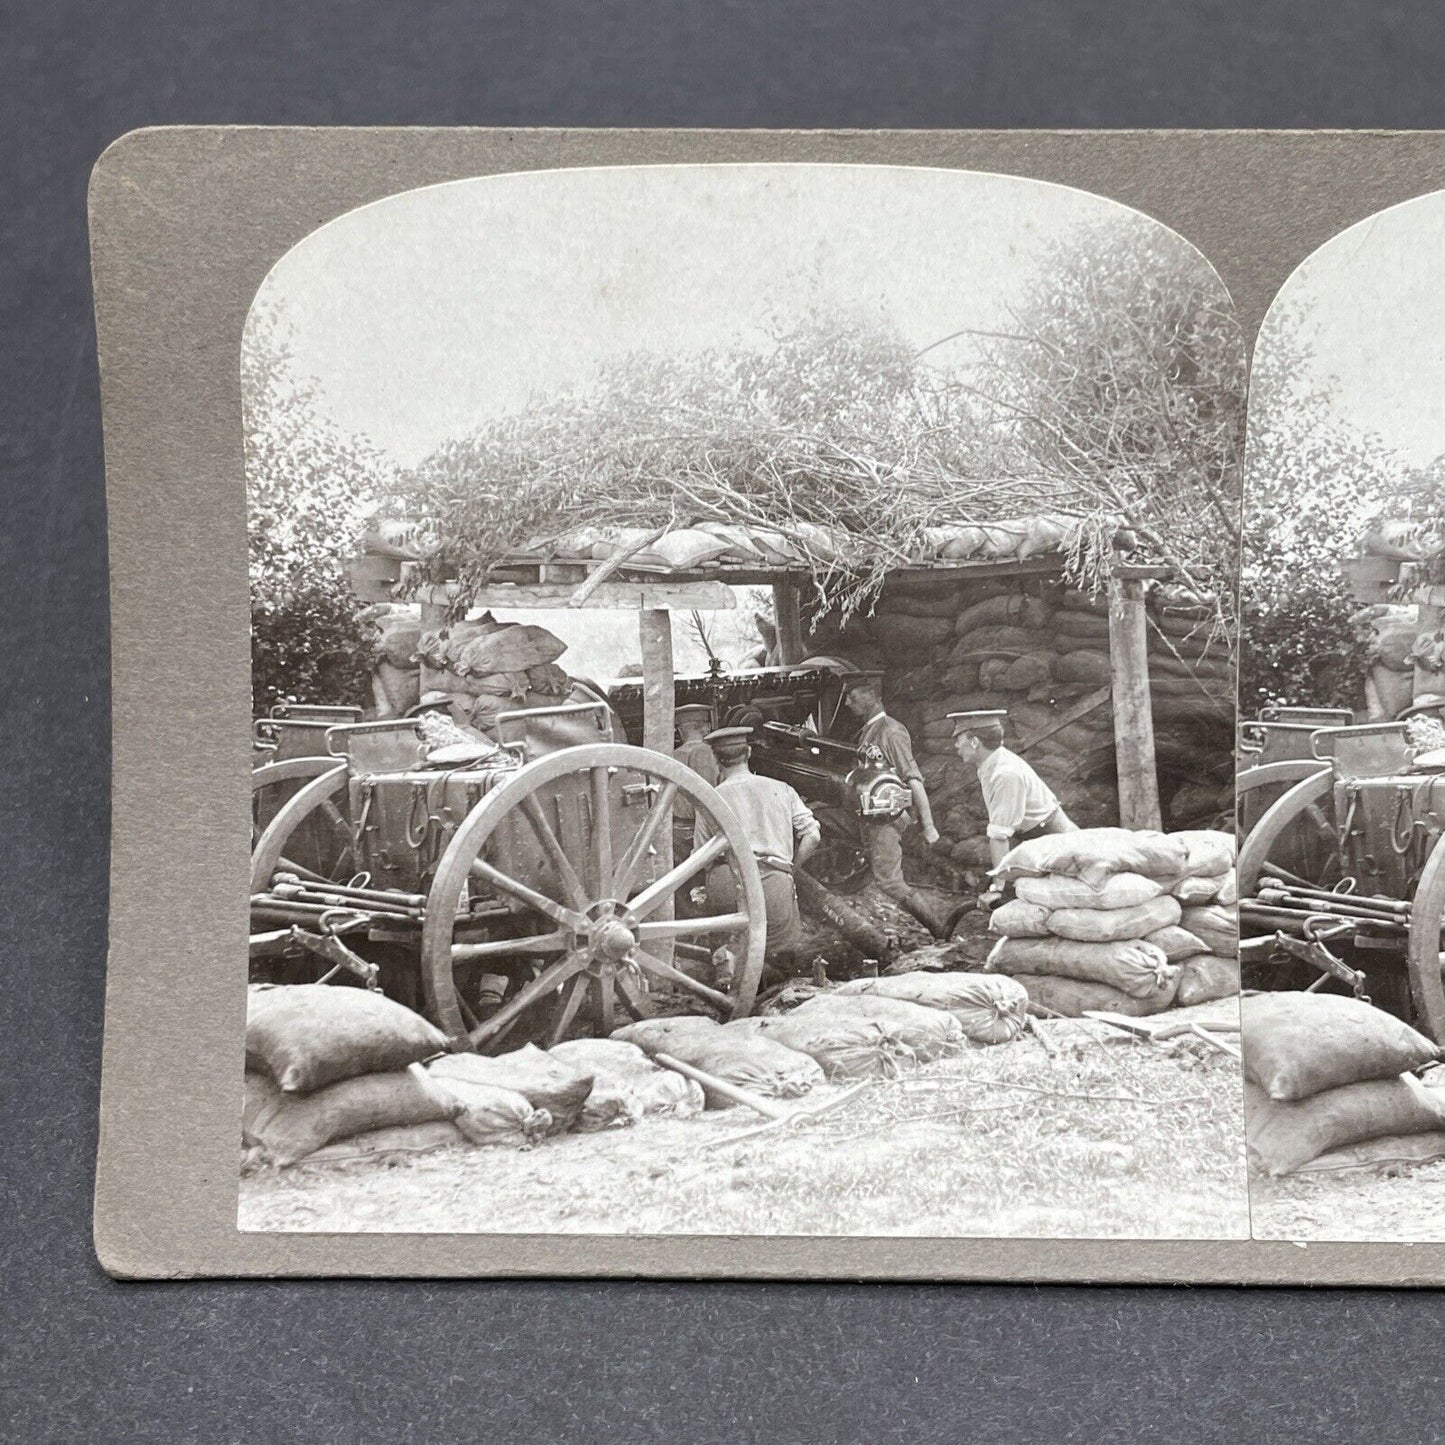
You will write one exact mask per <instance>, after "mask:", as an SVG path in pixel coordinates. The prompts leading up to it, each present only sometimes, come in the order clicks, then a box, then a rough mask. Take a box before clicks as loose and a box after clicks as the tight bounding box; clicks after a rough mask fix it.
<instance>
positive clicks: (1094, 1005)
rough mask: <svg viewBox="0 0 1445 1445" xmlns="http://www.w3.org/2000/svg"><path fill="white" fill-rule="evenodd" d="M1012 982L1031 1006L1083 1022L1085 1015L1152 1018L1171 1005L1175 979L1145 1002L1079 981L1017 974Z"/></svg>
mask: <svg viewBox="0 0 1445 1445" xmlns="http://www.w3.org/2000/svg"><path fill="white" fill-rule="evenodd" d="M1013 979H1014V982H1015V983H1018V984H1022V985H1023V987H1024V989H1025V991H1026V992H1027V993H1028V996H1029V1003H1030V1005H1031V1006H1034V1007H1035V1008H1036V1009H1037V1010H1039V1011H1047V1012H1048V1013H1055V1014H1060V1015H1062V1016H1063V1017H1064V1018H1067V1019H1077V1018H1082V1017H1083V1016H1084V1014H1086V1013H1094V1012H1100V1013H1114V1014H1123V1015H1124V1016H1125V1017H1126V1018H1147V1017H1148V1016H1149V1015H1151V1014H1157V1013H1163V1012H1164V1010H1165V1009H1167V1008H1168V1007H1169V1006H1170V1004H1172V1003H1173V1002H1174V986H1175V983H1176V982H1177V976H1176V978H1174V979H1171V980H1170V981H1169V982H1168V983H1167V984H1165V985H1162V986H1161V987H1160V988H1159V989H1158V990H1157V991H1156V992H1154V993H1152V994H1149V995H1147V996H1146V997H1144V998H1133V997H1131V996H1130V995H1129V994H1127V993H1120V992H1119V990H1118V989H1117V988H1110V987H1109V985H1108V984H1106V983H1091V982H1089V981H1088V980H1087V979H1081V978H1054V977H1052V976H1050V975H1048V974H1028V973H1016V974H1014V975H1013Z"/></svg>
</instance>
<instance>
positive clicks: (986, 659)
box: [830, 572, 1234, 868]
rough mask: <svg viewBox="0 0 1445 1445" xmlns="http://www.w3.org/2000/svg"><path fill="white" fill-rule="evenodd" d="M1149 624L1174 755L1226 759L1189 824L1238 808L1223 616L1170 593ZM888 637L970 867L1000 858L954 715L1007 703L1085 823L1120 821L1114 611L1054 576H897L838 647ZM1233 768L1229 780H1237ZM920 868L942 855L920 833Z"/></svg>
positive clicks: (1201, 793)
mask: <svg viewBox="0 0 1445 1445" xmlns="http://www.w3.org/2000/svg"><path fill="white" fill-rule="evenodd" d="M1161 598H1163V600H1162V601H1161V603H1160V605H1158V606H1155V607H1152V608H1151V610H1150V613H1149V621H1148V631H1147V637H1148V659H1149V673H1150V696H1151V699H1152V708H1153V714H1154V724H1155V747H1156V753H1157V755H1158V756H1159V758H1160V759H1161V761H1163V760H1169V759H1188V760H1192V761H1191V763H1190V766H1196V765H1197V760H1198V759H1200V758H1205V757H1210V756H1217V757H1218V759H1219V760H1220V767H1219V769H1218V770H1216V771H1217V773H1218V775H1217V776H1214V775H1210V776H1207V777H1204V778H1201V779H1199V780H1198V782H1197V783H1196V784H1193V785H1190V786H1187V787H1185V788H1181V789H1179V790H1178V791H1177V792H1176V793H1175V794H1174V795H1172V797H1171V799H1170V802H1171V807H1172V809H1173V811H1172V818H1173V819H1174V821H1175V822H1176V824H1177V825H1185V824H1189V823H1194V822H1198V823H1201V824H1204V823H1208V822H1211V821H1213V820H1215V819H1216V818H1217V817H1218V816H1219V815H1221V814H1224V813H1228V812H1230V811H1232V809H1233V788H1234V780H1233V771H1232V769H1230V768H1229V767H1228V758H1229V754H1230V752H1231V751H1232V740H1233V727H1234V669H1233V664H1232V662H1231V660H1230V658H1229V656H1228V653H1227V649H1226V647H1225V646H1224V644H1223V642H1222V641H1221V640H1220V639H1219V638H1218V637H1216V636H1214V633H1213V622H1212V613H1211V612H1210V611H1209V609H1208V608H1207V607H1205V606H1203V605H1200V604H1197V603H1189V602H1187V601H1185V600H1181V599H1179V598H1176V597H1173V596H1169V597H1164V596H1163V594H1162V592H1161ZM855 634H857V635H858V636H864V635H865V634H866V638H867V640H868V641H869V642H881V643H882V644H883V645H882V647H881V653H882V660H881V663H880V664H879V665H881V666H882V667H883V668H884V669H885V678H884V686H885V702H886V704H887V706H888V709H889V711H890V712H891V713H892V714H893V715H894V716H896V717H897V718H898V719H899V720H900V721H901V722H902V723H904V724H905V726H907V727H908V729H909V731H910V733H911V734H912V737H913V744H914V752H915V755H916V756H917V758H918V762H919V766H920V768H921V769H922V772H923V777H924V782H925V784H926V785H927V787H928V790H929V798H930V800H931V802H932V804H933V813H934V818H935V820H936V821H937V822H938V825H939V828H940V830H941V831H942V832H943V834H944V836H945V837H947V838H949V839H950V840H952V844H951V848H950V850H949V856H950V858H951V860H952V862H953V863H954V864H956V865H958V866H959V867H964V868H978V867H986V866H987V864H988V861H989V860H988V848H987V843H986V840H985V839H984V837H983V829H984V825H985V822H986V818H985V816H984V808H983V800H982V797H981V795H980V793H979V789H978V783H977V780H976V778H975V776H974V774H973V772H972V770H971V769H969V768H967V767H966V766H965V765H964V764H963V763H962V762H961V761H960V760H959V758H958V757H957V755H956V753H955V751H954V741H953V724H952V723H950V722H949V721H948V717H947V715H948V714H949V713H951V712H972V711H979V710H989V709H1004V710H1006V711H1007V712H1008V715H1009V720H1008V725H1007V736H1006V742H1007V745H1008V746H1009V747H1012V748H1014V749H1015V750H1021V751H1022V752H1023V753H1024V755H1025V756H1026V757H1027V759H1028V761H1029V762H1030V763H1031V764H1032V765H1033V766H1034V767H1035V768H1036V769H1037V770H1038V771H1039V773H1040V775H1041V776H1042V777H1044V779H1045V780H1046V781H1047V782H1048V783H1049V786H1050V787H1051V788H1053V790H1054V791H1055V792H1056V793H1057V794H1058V796H1059V799H1060V801H1061V802H1062V803H1063V805H1064V807H1065V809H1066V810H1067V811H1068V813H1069V816H1070V817H1071V818H1073V819H1074V820H1075V821H1076V822H1078V823H1080V824H1081V825H1084V826H1094V825H1102V824H1106V823H1109V822H1111V821H1113V820H1114V819H1116V818H1117V817H1118V783H1117V779H1116V776H1115V773H1114V765H1113V759H1114V737H1113V709H1112V698H1111V688H1112V684H1113V669H1112V665H1111V661H1110V647H1109V618H1108V606H1107V603H1106V601H1105V599H1104V598H1103V597H1102V596H1101V597H1088V596H1085V595H1084V594H1083V593H1081V592H1079V591H1077V590H1074V589H1072V588H1068V587H1061V586H1059V585H1057V584H1053V583H1039V582H1029V583H1023V582H1020V581H1018V580H1016V579H1014V580H1000V579H981V580H968V581H962V580H960V578H959V576H958V575H957V574H950V573H946V572H944V573H938V574H933V575H929V574H923V573H919V574H898V575H895V577H893V578H890V579H889V581H888V583H887V584H886V585H885V586H884V588H883V591H882V593H881V594H880V596H879V599H878V602H877V605H876V608H875V612H874V615H873V616H872V617H871V618H868V619H865V620H864V621H863V622H855V623H851V624H850V625H849V627H848V628H847V629H845V632H844V635H843V636H842V637H841V638H840V639H839V640H838V641H837V642H836V643H830V647H833V648H835V649H836V650H837V651H839V652H840V653H843V654H845V655H851V654H850V653H849V647H850V646H851V644H852V641H853V638H854V635H855ZM1226 773H1227V774H1228V776H1225V774H1226ZM911 841H912V844H913V851H915V852H916V853H917V854H918V859H919V861H920V862H921V861H922V860H923V859H924V858H930V859H932V858H936V856H937V850H927V849H925V848H924V846H923V844H922V842H921V835H919V834H918V833H917V831H916V830H915V832H914V834H913V835H912V840H911Z"/></svg>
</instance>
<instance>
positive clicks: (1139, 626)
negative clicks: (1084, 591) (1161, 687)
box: [1109, 575, 1163, 828]
mask: <svg viewBox="0 0 1445 1445" xmlns="http://www.w3.org/2000/svg"><path fill="white" fill-rule="evenodd" d="M1109 662H1110V670H1111V671H1112V673H1113V679H1114V753H1115V757H1116V759H1117V763H1118V769H1119V822H1120V823H1121V824H1122V825H1123V826H1124V827H1125V828H1158V827H1159V826H1161V823H1162V821H1163V819H1162V815H1161V813H1160V810H1159V773H1158V769H1157V766H1156V764H1155V760H1154V716H1153V711H1152V708H1151V704H1150V699H1149V639H1148V635H1147V632H1146V624H1145V613H1144V584H1143V581H1142V580H1141V579H1139V578H1136V577H1120V576H1117V575H1115V576H1111V577H1110V578H1109Z"/></svg>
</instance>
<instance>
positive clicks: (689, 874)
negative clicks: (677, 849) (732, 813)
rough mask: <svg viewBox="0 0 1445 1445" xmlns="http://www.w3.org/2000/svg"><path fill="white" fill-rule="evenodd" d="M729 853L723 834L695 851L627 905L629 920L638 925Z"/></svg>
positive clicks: (709, 840)
mask: <svg viewBox="0 0 1445 1445" xmlns="http://www.w3.org/2000/svg"><path fill="white" fill-rule="evenodd" d="M727 850H728V842H727V839H726V838H724V837H723V836H722V834H720V833H719V834H718V835H717V836H716V837H713V838H709V839H708V840H707V842H706V843H704V844H703V845H702V847H701V848H697V849H694V850H693V852H692V853H690V854H689V855H688V856H687V857H686V858H684V859H683V860H682V862H681V863H679V864H677V865H676V867H674V868H672V869H670V870H669V871H668V872H666V873H664V874H663V875H662V877H661V878H659V879H658V880H657V882H656V883H649V884H648V885H647V887H646V888H644V889H643V890H642V892H641V893H639V894H638V895H637V897H636V898H634V899H632V900H631V902H630V903H628V905H627V918H628V920H629V922H634V923H635V922H636V921H637V920H638V919H639V918H646V917H647V915H648V914H649V913H652V912H653V911H654V910H656V909H658V908H660V907H661V906H662V905H663V904H664V903H666V902H667V900H668V899H670V898H671V897H672V895H673V894H674V893H676V892H677V890H678V889H679V888H681V887H682V886H683V884H685V883H687V882H688V881H689V880H690V879H693V878H695V877H696V876H697V875H698V874H699V873H701V872H702V871H703V869H704V868H706V867H707V866H708V865H709V864H710V863H712V862H713V861H714V860H715V859H717V858H720V857H721V856H722V855H723V854H724V853H726V852H727Z"/></svg>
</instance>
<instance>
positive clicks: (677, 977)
mask: <svg viewBox="0 0 1445 1445" xmlns="http://www.w3.org/2000/svg"><path fill="white" fill-rule="evenodd" d="M633 957H634V958H635V959H636V960H637V962H638V963H639V964H640V965H641V967H642V968H643V969H645V970H646V971H647V972H648V973H650V974H654V975H655V976H656V977H658V978H665V979H666V980H667V981H668V982H669V983H675V984H676V985H677V986H678V987H679V988H685V989H687V991H688V992H689V993H695V994H696V995H697V996H698V997H699V998H705V999H707V1001H708V1002H709V1003H715V1004H717V1005H718V1007H719V1008H723V1009H727V1010H729V1011H731V1009H732V1006H733V1000H732V998H731V996H730V995H728V994H725V993H723V992H722V991H721V990H720V989H716V988H711V987H709V985H707V984H705V983H702V982H700V981H699V980H697V979H695V978H693V977H691V975H689V974H686V973H684V972H683V971H682V970H681V969H680V968H674V967H673V966H672V965H671V964H670V963H664V962H663V961H662V960H661V959H660V958H657V957H655V956H654V955H653V954H650V953H648V952H647V950H646V949H643V948H639V949H638V950H637V951H636V952H635V953H634V954H633Z"/></svg>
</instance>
